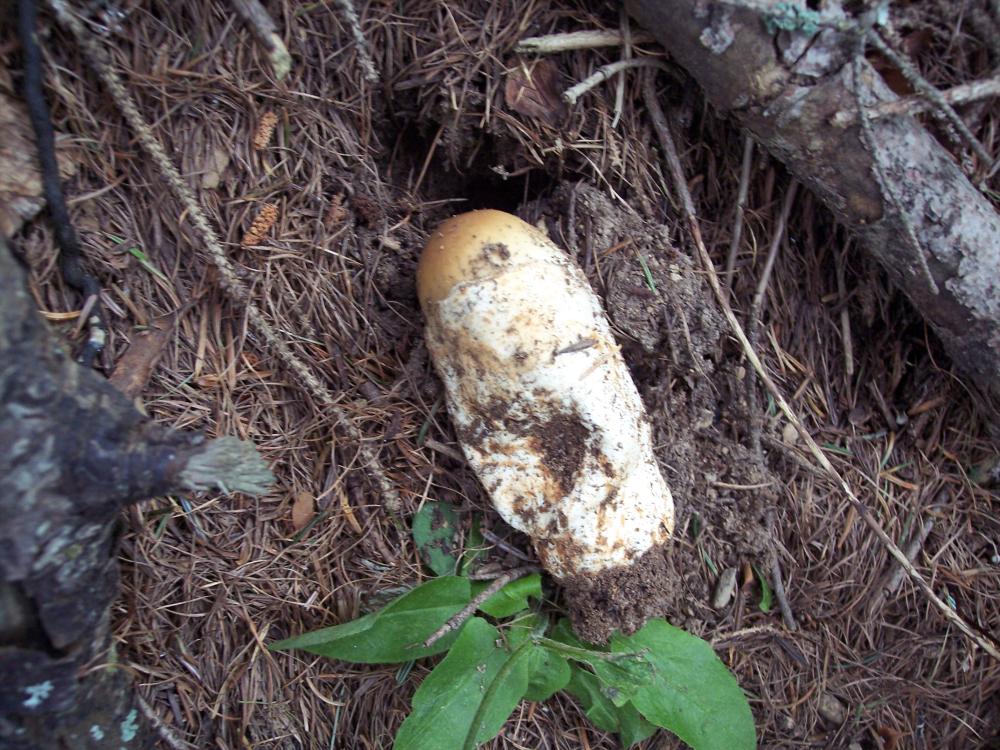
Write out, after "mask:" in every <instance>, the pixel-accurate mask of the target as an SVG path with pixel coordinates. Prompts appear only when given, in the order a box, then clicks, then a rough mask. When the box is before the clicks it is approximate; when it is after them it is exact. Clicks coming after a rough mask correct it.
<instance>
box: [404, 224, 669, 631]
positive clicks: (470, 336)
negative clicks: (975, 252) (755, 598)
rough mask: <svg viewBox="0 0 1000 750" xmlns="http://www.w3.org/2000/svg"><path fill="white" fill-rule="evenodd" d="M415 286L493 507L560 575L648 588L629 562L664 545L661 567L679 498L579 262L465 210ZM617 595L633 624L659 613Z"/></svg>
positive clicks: (431, 246) (528, 234) (529, 231)
mask: <svg viewBox="0 0 1000 750" xmlns="http://www.w3.org/2000/svg"><path fill="white" fill-rule="evenodd" d="M417 292H418V295H419V298H420V304H421V307H422V308H423V311H424V315H425V316H426V319H427V330H426V334H427V346H428V349H429V351H430V354H431V357H432V359H433V362H434V365H435V367H436V369H437V372H438V374H439V375H440V377H441V380H442V381H443V382H444V386H445V392H446V398H447V403H448V409H449V412H450V414H451V417H452V421H453V423H454V425H455V430H456V434H457V435H458V438H459V440H460V442H461V445H462V449H463V451H464V453H465V456H466V458H467V459H468V461H469V463H470V464H471V465H472V467H473V469H474V470H475V471H476V474H477V475H478V476H479V479H480V481H481V482H482V484H483V486H484V487H485V488H486V490H487V491H488V492H489V494H490V497H491V499H492V502H493V505H494V506H495V507H496V509H497V511H498V512H499V513H500V515H501V516H502V517H503V519H504V520H505V521H507V523H509V524H510V525H511V526H513V527H514V528H516V529H518V530H520V531H523V532H524V533H526V534H527V535H528V536H529V537H530V538H531V540H532V542H533V544H534V547H535V550H536V552H537V554H538V557H539V559H540V561H541V562H542V565H543V566H544V567H545V568H546V570H547V571H548V572H549V573H551V574H552V575H553V576H555V577H556V578H557V579H559V580H560V581H561V582H563V583H569V584H572V583H573V582H576V583H577V584H578V587H579V584H581V583H582V584H583V586H584V588H586V589H588V590H592V589H593V587H594V585H595V581H600V580H602V579H603V580H606V581H612V580H613V581H614V582H615V587H616V588H618V589H621V590H622V591H623V592H626V591H627V592H628V593H627V594H625V595H624V598H626V599H627V598H634V597H635V595H636V592H637V591H639V592H640V594H641V591H642V590H643V586H646V587H648V586H649V583H648V579H649V578H650V576H649V574H648V570H647V571H646V572H642V571H639V570H635V571H633V570H632V568H633V567H634V566H636V564H637V563H638V562H639V561H640V560H647V559H650V558H652V559H654V560H656V559H657V556H658V559H659V562H658V563H657V564H656V565H654V566H653V567H655V568H657V573H658V574H659V573H661V572H662V571H661V570H660V569H661V568H662V567H663V562H662V558H663V555H662V550H661V549H660V548H661V547H662V545H663V544H664V543H665V542H666V541H667V540H668V539H669V537H670V534H671V532H672V531H673V526H674V504H673V499H672V497H671V495H670V490H669V489H668V487H667V485H666V483H665V482H664V480H663V476H662V475H661V473H660V469H659V467H658V465H657V462H656V458H655V456H654V455H653V448H652V438H651V430H650V424H649V420H648V418H647V416H646V412H645V409H644V407H643V404H642V401H641V399H640V398H639V393H638V391H637V390H636V387H635V384H634V383H633V381H632V378H631V376H630V375H629V371H628V369H627V367H626V365H625V361H624V360H623V358H622V355H621V352H620V350H619V347H618V345H617V344H616V343H615V339H614V336H613V335H612V332H611V326H610V325H609V323H608V320H607V318H606V317H605V315H604V312H603V310H602V308H601V305H600V302H599V300H598V298H597V296H596V295H595V294H594V292H593V291H592V290H591V288H590V285H589V284H588V282H587V279H586V277H585V276H584V274H583V272H582V271H581V270H580V268H579V267H578V266H577V265H576V264H575V263H574V262H573V261H572V260H571V259H570V258H569V257H568V256H567V255H566V254H565V253H564V252H562V251H561V250H560V249H559V248H558V247H557V246H556V245H554V244H553V243H552V242H551V241H550V240H549V239H548V238H547V237H546V236H545V235H544V234H542V233H541V232H540V231H538V230H537V229H535V228H534V227H532V226H531V225H529V224H527V223H525V222H524V221H522V220H521V219H519V218H517V217H516V216H512V215H511V214H507V213H504V212H502V211H493V210H482V211H471V212H469V213H465V214H461V215H459V216H455V217H453V218H451V219H449V220H447V221H445V222H444V223H443V224H442V225H441V226H440V227H439V228H438V229H437V230H436V231H435V232H434V233H433V234H432V235H431V237H430V239H429V240H428V242H427V246H426V247H425V249H424V251H423V254H422V256H421V258H420V264H419V266H418V269H417ZM640 567H643V566H640ZM648 567H649V566H648V565H646V566H645V568H648ZM655 585H658V584H655ZM655 585H654V587H655ZM640 598H641V597H640ZM616 606H620V607H622V608H624V610H627V612H622V613H619V614H618V615H615V613H611V617H612V618H613V619H615V622H614V623H613V624H614V626H615V627H617V628H621V629H625V630H627V631H630V630H634V629H636V628H638V627H640V626H641V625H642V621H643V620H644V619H645V617H646V616H649V615H650V614H651V613H650V612H648V611H646V610H644V609H643V608H642V604H641V603H639V602H629V601H622V602H619V603H618V605H616ZM575 621H576V620H575ZM578 632H579V628H578ZM609 634H610V630H608V631H607V632H606V633H599V634H598V636H600V635H604V636H605V637H606V636H607V635H609ZM597 639H598V640H600V637H598V638H597Z"/></svg>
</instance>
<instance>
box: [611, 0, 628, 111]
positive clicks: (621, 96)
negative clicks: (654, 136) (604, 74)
mask: <svg viewBox="0 0 1000 750" xmlns="http://www.w3.org/2000/svg"><path fill="white" fill-rule="evenodd" d="M619 23H620V25H621V30H622V50H621V52H622V58H621V59H622V60H631V59H632V27H631V24H630V23H629V20H628V13H627V12H626V10H625V7H624V6H622V7H621V8H620V9H619ZM624 109H625V76H623V75H620V76H618V80H617V81H615V113H614V116H613V117H612V118H611V127H612V128H617V127H618V121H619V120H620V119H621V116H622V110H624Z"/></svg>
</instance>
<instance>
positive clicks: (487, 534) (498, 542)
mask: <svg viewBox="0 0 1000 750" xmlns="http://www.w3.org/2000/svg"><path fill="white" fill-rule="evenodd" d="M479 533H480V534H482V535H483V539H485V540H486V541H487V542H489V543H490V544H492V545H495V546H497V547H499V548H500V549H502V550H503V551H504V552H506V553H507V554H508V555H513V556H514V557H516V558H517V559H518V560H522V561H523V562H526V563H534V562H535V561H534V560H533V559H532V558H530V557H528V556H527V555H526V554H524V553H523V552H522V551H521V550H519V549H518V548H517V547H515V546H514V545H512V544H508V543H507V542H505V541H504V540H503V539H501V538H500V537H498V536H497V535H496V534H494V533H493V532H492V531H490V530H489V529H480V530H479Z"/></svg>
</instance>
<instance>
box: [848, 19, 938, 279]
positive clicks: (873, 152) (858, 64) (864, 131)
mask: <svg viewBox="0 0 1000 750" xmlns="http://www.w3.org/2000/svg"><path fill="white" fill-rule="evenodd" d="M865 38H866V37H864V36H861V37H859V39H858V46H857V49H856V50H855V53H854V63H853V68H852V75H853V77H854V80H853V81H852V85H853V87H854V98H855V101H857V103H858V117H859V118H860V120H861V140H862V142H863V143H864V144H865V148H867V149H868V153H869V155H870V156H871V158H872V174H873V175H874V177H875V181H876V182H877V183H878V186H879V189H880V190H881V191H882V195H884V196H885V197H886V198H887V199H888V201H889V203H890V204H892V208H893V211H894V213H895V214H896V219H897V220H898V221H899V223H900V224H901V225H902V227H903V233H904V234H905V235H906V239H907V241H908V242H909V244H910V247H911V248H912V249H913V253H914V255H916V258H917V263H918V264H919V265H920V271H921V272H922V273H923V275H924V280H925V281H926V282H927V286H928V288H929V289H930V290H931V293H932V294H937V293H938V285H937V282H936V281H934V275H933V274H932V273H931V269H930V266H928V265H927V258H926V256H925V255H924V250H923V247H922V246H921V245H920V240H919V239H917V232H916V230H915V229H914V228H913V222H912V221H911V220H910V215H909V214H908V213H907V212H906V211H905V210H904V209H903V206H902V204H901V203H900V202H899V196H897V195H896V192H895V190H893V188H892V185H891V184H890V183H889V180H888V179H886V176H885V172H884V171H883V169H882V163H881V162H880V161H879V147H878V142H877V141H876V140H875V133H874V131H873V130H872V123H871V119H870V118H869V117H868V110H867V106H868V103H867V102H866V101H864V95H863V94H862V90H863V89H864V87H863V86H862V85H861V78H862V70H863V67H864V61H865Z"/></svg>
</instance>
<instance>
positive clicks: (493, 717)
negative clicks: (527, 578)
mask: <svg viewBox="0 0 1000 750" xmlns="http://www.w3.org/2000/svg"><path fill="white" fill-rule="evenodd" d="M531 646H532V643H531V641H530V640H525V641H523V643H522V645H521V647H519V648H518V649H515V650H514V651H513V652H511V651H508V650H507V648H506V647H505V646H504V645H503V640H502V639H501V638H500V634H499V633H498V632H497V629H496V628H495V627H493V626H492V625H490V624H489V623H488V622H486V620H484V619H482V618H481V617H473V618H472V619H470V620H469V621H468V622H467V623H466V624H465V627H463V628H462V631H461V633H460V635H459V636H458V639H457V640H456V641H455V642H454V644H453V646H452V648H451V651H449V652H448V655H447V656H446V657H445V658H444V659H442V660H441V663H440V664H438V665H437V666H436V667H435V668H434V670H433V671H432V672H431V673H430V674H429V675H428V676H427V677H426V678H425V679H424V681H423V682H422V683H420V687H419V688H417V692H416V693H414V695H413V704H412V705H413V708H412V711H411V712H410V715H409V716H407V717H406V720H405V721H404V722H403V724H402V726H401V727H400V728H399V732H398V733H397V734H396V741H395V744H394V745H393V747H394V748H395V750H426V749H428V748H434V750H459V749H460V748H463V747H466V746H467V743H468V742H470V741H471V742H472V743H473V745H474V744H475V743H476V742H485V741H486V740H488V739H490V738H492V737H494V736H495V735H496V734H497V733H499V731H500V729H501V727H502V726H503V724H504V722H505V721H507V718H508V717H509V716H510V714H511V712H512V711H513V710H514V708H515V707H516V706H517V704H518V702H519V701H520V700H521V697H522V696H523V695H524V691H525V690H526V689H527V685H528V674H527V671H528V670H527V667H528V662H527V660H526V658H525V656H526V653H527V651H528V649H529V648H530V647H531ZM473 733H474V736H473ZM470 746H471V745H470Z"/></svg>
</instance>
